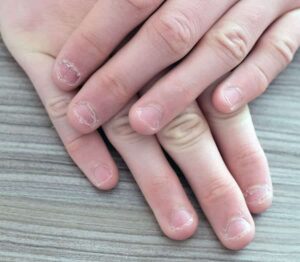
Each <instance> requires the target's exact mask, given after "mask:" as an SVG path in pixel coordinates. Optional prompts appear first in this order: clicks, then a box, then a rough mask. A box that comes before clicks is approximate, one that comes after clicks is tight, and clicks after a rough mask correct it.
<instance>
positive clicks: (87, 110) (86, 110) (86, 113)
mask: <svg viewBox="0 0 300 262" xmlns="http://www.w3.org/2000/svg"><path fill="white" fill-rule="evenodd" d="M73 113H74V115H75V116H76V118H77V120H78V122H79V123H80V124H82V125H86V126H89V127H94V126H96V124H97V122H99V121H98V119H97V115H96V113H95V110H94V109H93V108H92V106H91V105H90V104H89V103H88V102H79V103H76V104H75V106H74V107H73Z"/></svg>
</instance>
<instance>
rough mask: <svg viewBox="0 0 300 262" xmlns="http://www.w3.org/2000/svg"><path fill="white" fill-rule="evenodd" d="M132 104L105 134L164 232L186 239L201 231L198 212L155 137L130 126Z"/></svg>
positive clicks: (108, 127) (114, 120)
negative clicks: (129, 116) (198, 227)
mask: <svg viewBox="0 0 300 262" xmlns="http://www.w3.org/2000/svg"><path fill="white" fill-rule="evenodd" d="M132 102H133V101H132ZM131 104H132V103H131ZM131 104H128V105H127V106H126V107H125V108H124V109H123V110H122V111H121V112H120V113H118V114H117V115H116V116H115V117H114V118H113V119H112V120H110V121H109V122H108V123H106V124H105V125H104V126H103V128H104V130H105V133H106V135H107V136H108V138H109V140H110V141H111V142H112V144H113V145H114V146H115V148H116V149H117V150H118V151H119V152H120V154H121V155H122V157H123V159H124V160H125V162H126V163H127V165H128V167H129V169H130V170H131V172H132V174H133V176H134V178H135V180H136V181H137V183H138V185H139V187H140V189H141V190H142V192H143V194H144V196H145V198H146V200H147V202H148V203H149V205H150V207H151V209H152V210H153V212H154V215H155V217H156V219H157V221H158V223H159V225H160V227H161V228H162V230H163V232H164V233H165V234H166V235H167V236H168V237H170V238H172V239H175V240H183V239H186V238H188V237H190V236H191V235H192V234H193V233H194V232H195V231H196V229H197V225H198V218H197V215H196V212H195V210H194V209H193V207H192V205H191V203H190V202H189V200H188V198H187V196H186V194H185V192H184V190H183V188H182V186H181V184H180V182H179V180H178V178H177V176H176V174H175V173H174V171H173V170H172V168H171V166H170V165H169V163H168V161H167V160H166V158H165V156H164V154H163V152H162V150H161V148H160V146H159V144H158V143H157V140H156V139H155V137H153V136H142V135H140V134H137V133H136V132H134V131H133V130H132V128H131V127H130V125H129V121H128V111H129V108H130V106H131Z"/></svg>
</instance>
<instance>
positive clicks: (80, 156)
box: [16, 53, 118, 190]
mask: <svg viewBox="0 0 300 262" xmlns="http://www.w3.org/2000/svg"><path fill="white" fill-rule="evenodd" d="M16 58H17V59H18V62H19V63H20V64H21V65H22V67H23V68H24V70H25V71H26V72H27V74H28V76H29V77H30V79H31V81H32V82H33V84H34V86H35V88H36V91H37V93H38V94H39V96H40V98H41V100H42V102H43V104H44V105H45V108H46V110H47V112H48V114H49V116H50V118H51V120H52V123H53V125H54V127H55V128H56V130H57V132H58V134H59V136H60V138H61V140H62V142H63V143H64V145H65V147H66V149H67V151H68V153H69V155H70V157H71V158H72V159H73V160H74V162H75V163H76V164H77V166H78V167H79V168H80V169H81V170H82V172H83V173H84V174H85V175H86V177H87V178H88V179H89V180H90V181H91V183H92V184H93V185H94V186H96V187H97V188H99V189H103V190H108V189H111V188H113V187H114V186H115V185H116V184H117V182H118V170H117V167H116V165H115V163H114V161H113V159H112V157H111V156H110V153H109V151H108V150H107V148H106V146H105V144H104V142H103V140H102V139H101V137H100V135H99V134H98V133H97V132H93V133H91V134H89V135H81V134H80V133H78V132H77V131H76V130H74V129H73V128H72V127H71V126H70V125H69V123H68V120H67V117H66V112H67V107H68V104H69V102H70V101H71V99H72V98H73V96H74V93H70V92H65V91H61V90H59V89H58V88H57V87H56V86H55V85H54V84H53V83H52V80H51V76H50V72H51V68H52V66H53V63H54V59H53V58H51V57H49V56H46V55H44V54H37V53H36V54H34V53H29V54H27V55H23V56H21V55H20V56H16ZM37 68H38V70H37Z"/></svg>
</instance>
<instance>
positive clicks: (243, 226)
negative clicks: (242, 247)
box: [225, 217, 251, 239]
mask: <svg viewBox="0 0 300 262" xmlns="http://www.w3.org/2000/svg"><path fill="white" fill-rule="evenodd" d="M250 231H251V225H250V224H249V222H248V221H247V220H246V219H244V218H242V217H234V218H232V219H231V220H230V221H229V223H228V225H227V227H226V229H225V238H226V239H239V238H242V237H243V236H245V235H246V234H247V233H248V232H250Z"/></svg>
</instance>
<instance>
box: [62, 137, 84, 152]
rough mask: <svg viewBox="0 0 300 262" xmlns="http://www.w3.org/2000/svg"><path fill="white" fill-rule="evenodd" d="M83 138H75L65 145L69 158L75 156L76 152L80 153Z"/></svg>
mask: <svg viewBox="0 0 300 262" xmlns="http://www.w3.org/2000/svg"><path fill="white" fill-rule="evenodd" d="M82 138H83V137H82V136H80V137H77V138H75V139H72V140H70V141H68V142H66V143H65V148H66V150H67V152H68V154H69V155H70V156H75V155H76V153H77V152H80V150H81V148H82V147H83V146H84V141H83V139H82Z"/></svg>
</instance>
